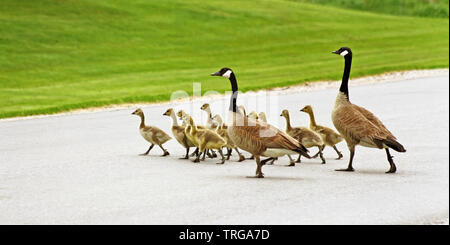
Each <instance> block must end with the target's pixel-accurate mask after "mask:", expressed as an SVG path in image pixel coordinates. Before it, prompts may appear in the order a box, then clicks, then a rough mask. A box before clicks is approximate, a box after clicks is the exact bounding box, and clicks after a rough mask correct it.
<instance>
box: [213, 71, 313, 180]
mask: <svg viewBox="0 0 450 245" xmlns="http://www.w3.org/2000/svg"><path fill="white" fill-rule="evenodd" d="M211 76H222V77H225V78H228V79H229V80H230V84H231V90H232V94H231V98H230V106H229V116H228V119H229V120H230V121H231V122H229V123H228V129H227V130H228V135H229V136H230V138H231V139H232V140H233V142H234V143H235V144H236V145H237V146H238V147H239V148H241V149H243V150H244V151H247V152H249V153H251V154H253V156H254V157H255V161H256V165H257V166H256V176H255V177H257V178H263V177H264V174H263V172H262V166H263V164H264V162H265V161H266V160H269V159H273V158H276V157H280V156H284V155H290V154H298V153H299V154H302V155H303V156H305V157H307V158H311V157H310V156H309V155H308V150H307V149H306V148H305V147H304V146H303V145H301V144H300V143H299V142H298V141H297V140H295V139H294V138H292V137H291V136H289V135H288V134H286V133H285V132H283V131H281V130H279V129H277V128H275V127H274V126H272V125H270V124H268V123H265V122H261V121H257V120H253V119H251V118H248V117H246V116H244V115H243V114H242V113H241V112H240V111H239V110H238V109H237V104H236V102H237V96H238V84H237V80H236V76H235V74H234V72H233V71H232V70H231V69H230V68H227V67H225V68H222V69H220V70H219V71H218V72H215V73H212V74H211ZM262 156H264V157H269V158H268V159H266V160H264V161H261V157H262Z"/></svg>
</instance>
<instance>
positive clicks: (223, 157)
mask: <svg viewBox="0 0 450 245" xmlns="http://www.w3.org/2000/svg"><path fill="white" fill-rule="evenodd" d="M217 151H218V152H219V154H220V156H221V157H222V161H221V162H218V163H217V164H224V163H225V156H224V155H223V152H222V149H218V150H217Z"/></svg>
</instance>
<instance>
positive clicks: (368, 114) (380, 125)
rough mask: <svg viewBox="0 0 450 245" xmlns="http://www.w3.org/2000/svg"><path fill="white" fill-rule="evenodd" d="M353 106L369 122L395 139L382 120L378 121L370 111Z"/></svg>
mask: <svg viewBox="0 0 450 245" xmlns="http://www.w3.org/2000/svg"><path fill="white" fill-rule="evenodd" d="M352 106H353V107H354V108H355V109H356V110H357V111H359V112H360V113H361V114H362V115H363V116H364V117H365V118H367V120H369V121H370V122H371V123H373V124H375V125H376V126H377V127H378V128H379V129H380V130H383V131H385V133H386V135H388V136H390V137H392V138H394V139H396V138H395V136H394V135H393V134H392V133H391V132H390V131H389V130H388V129H387V128H386V126H384V124H383V123H382V122H381V121H380V119H378V118H377V117H376V116H375V115H374V114H373V113H372V112H370V111H369V110H367V109H365V108H363V107H361V106H357V105H353V104H352Z"/></svg>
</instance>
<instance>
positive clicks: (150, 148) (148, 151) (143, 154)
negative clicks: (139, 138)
mask: <svg viewBox="0 0 450 245" xmlns="http://www.w3.org/2000/svg"><path fill="white" fill-rule="evenodd" d="M153 146H155V145H154V144H151V145H150V147H149V148H148V150H147V151H146V152H145V153H142V154H139V155H140V156H145V155H148V153H150V151H151V150H152V148H153Z"/></svg>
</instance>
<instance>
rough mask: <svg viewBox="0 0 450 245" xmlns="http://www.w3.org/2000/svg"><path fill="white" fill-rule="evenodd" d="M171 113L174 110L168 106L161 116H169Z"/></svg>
mask: <svg viewBox="0 0 450 245" xmlns="http://www.w3.org/2000/svg"><path fill="white" fill-rule="evenodd" d="M172 113H174V112H173V109H172V108H169V109H167V111H166V112H164V114H163V116H170V115H172Z"/></svg>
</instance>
